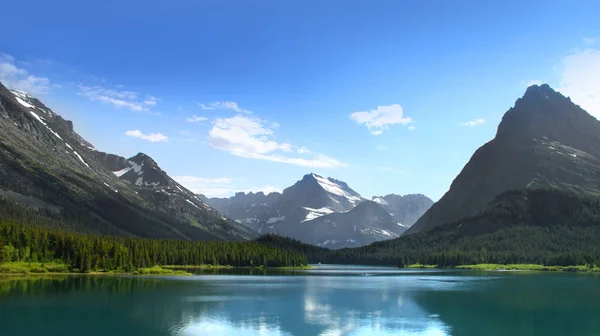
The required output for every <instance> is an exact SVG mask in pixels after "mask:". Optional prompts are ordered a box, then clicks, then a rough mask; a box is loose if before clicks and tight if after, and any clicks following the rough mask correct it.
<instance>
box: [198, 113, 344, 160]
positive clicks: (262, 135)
mask: <svg viewBox="0 0 600 336" xmlns="http://www.w3.org/2000/svg"><path fill="white" fill-rule="evenodd" d="M273 138H274V130H273V128H272V127H269V126H267V123H266V122H265V121H263V120H261V119H259V118H255V117H250V116H245V115H236V116H234V117H231V118H219V119H217V120H215V122H214V123H213V127H212V129H211V130H210V131H209V133H208V140H209V143H210V144H211V145H212V146H213V147H214V148H216V149H220V150H223V151H227V152H229V153H231V154H233V155H236V156H240V157H245V158H251V159H258V160H266V161H272V162H281V163H287V164H293V165H298V166H303V167H312V168H337V167H344V166H346V164H345V163H343V162H340V161H338V160H336V159H334V158H331V157H329V156H326V155H322V154H317V153H314V152H312V151H309V150H308V149H306V148H304V147H300V148H299V149H297V150H296V154H300V156H294V155H293V154H292V152H293V151H294V146H293V145H291V144H289V143H279V142H277V141H275V140H274V139H273Z"/></svg>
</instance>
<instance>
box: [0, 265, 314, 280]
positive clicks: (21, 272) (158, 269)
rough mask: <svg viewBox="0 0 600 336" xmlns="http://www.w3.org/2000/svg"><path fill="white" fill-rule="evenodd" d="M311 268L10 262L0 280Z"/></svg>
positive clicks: (1, 270) (169, 274)
mask: <svg viewBox="0 0 600 336" xmlns="http://www.w3.org/2000/svg"><path fill="white" fill-rule="evenodd" d="M310 268H312V266H309V265H306V266H283V267H264V266H238V267H235V266H230V265H184V266H179V265H164V266H158V265H157V266H152V267H144V268H139V269H137V270H134V271H131V272H125V271H118V270H110V271H102V270H94V271H89V272H72V271H69V270H68V266H67V265H65V264H59V263H52V262H51V263H41V262H31V263H30V262H10V263H3V264H0V279H2V278H3V277H15V276H24V277H35V276H57V275H91V276H124V275H128V276H193V275H199V274H194V273H190V272H187V271H186V270H203V271H211V270H235V269H251V270H265V271H266V270H305V269H310Z"/></svg>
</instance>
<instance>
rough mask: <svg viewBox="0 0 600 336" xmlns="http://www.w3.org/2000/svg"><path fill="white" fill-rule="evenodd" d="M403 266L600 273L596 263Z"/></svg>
mask: <svg viewBox="0 0 600 336" xmlns="http://www.w3.org/2000/svg"><path fill="white" fill-rule="evenodd" d="M402 268H410V269H458V270H470V271H482V272H564V273H586V274H594V273H598V274H600V268H599V267H597V266H595V265H577V266H575V265H574V266H548V265H538V264H473V265H457V266H454V267H440V266H438V265H422V264H413V265H407V266H404V267H402Z"/></svg>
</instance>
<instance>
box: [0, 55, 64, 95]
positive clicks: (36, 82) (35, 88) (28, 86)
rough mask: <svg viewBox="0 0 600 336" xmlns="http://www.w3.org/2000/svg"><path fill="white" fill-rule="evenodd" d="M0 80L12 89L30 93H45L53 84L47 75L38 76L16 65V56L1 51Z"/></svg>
mask: <svg viewBox="0 0 600 336" xmlns="http://www.w3.org/2000/svg"><path fill="white" fill-rule="evenodd" d="M0 82H2V83H3V84H4V85H5V86H6V87H8V88H11V89H17V90H22V91H25V92H28V93H30V94H34V95H35V94H45V93H47V92H48V91H49V90H50V88H51V87H52V86H53V85H51V84H50V80H49V79H48V78H46V77H37V76H34V75H32V74H30V73H29V72H28V71H27V70H25V69H23V68H19V67H18V66H17V65H16V60H15V58H14V57H12V56H10V55H8V54H5V53H0Z"/></svg>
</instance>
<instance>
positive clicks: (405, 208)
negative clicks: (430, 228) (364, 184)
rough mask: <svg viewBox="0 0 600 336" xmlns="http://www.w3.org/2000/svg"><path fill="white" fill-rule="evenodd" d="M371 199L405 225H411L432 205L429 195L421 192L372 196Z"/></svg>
mask: <svg viewBox="0 0 600 336" xmlns="http://www.w3.org/2000/svg"><path fill="white" fill-rule="evenodd" d="M373 201H374V202H376V203H377V204H379V205H380V206H381V207H382V208H384V209H385V210H386V211H387V212H389V213H390V215H392V217H393V218H394V220H395V221H397V222H400V223H402V225H404V226H405V227H410V226H412V225H413V224H414V223H415V222H416V221H417V219H419V218H420V217H421V216H422V215H423V214H424V213H425V212H426V211H427V210H429V208H431V206H432V205H433V201H432V200H431V199H430V198H429V197H427V196H425V195H421V194H413V195H405V196H400V195H395V194H390V195H386V196H373Z"/></svg>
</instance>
